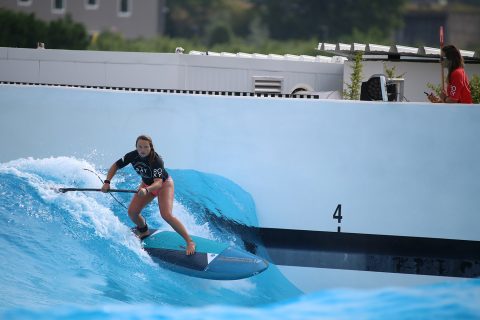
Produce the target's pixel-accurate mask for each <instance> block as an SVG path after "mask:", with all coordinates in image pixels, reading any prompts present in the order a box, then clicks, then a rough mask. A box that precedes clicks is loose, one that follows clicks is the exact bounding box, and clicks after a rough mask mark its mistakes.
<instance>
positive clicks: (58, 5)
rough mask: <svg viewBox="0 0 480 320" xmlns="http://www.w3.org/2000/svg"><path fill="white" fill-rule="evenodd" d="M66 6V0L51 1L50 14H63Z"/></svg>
mask: <svg viewBox="0 0 480 320" xmlns="http://www.w3.org/2000/svg"><path fill="white" fill-rule="evenodd" d="M66 6H67V4H66V0H52V12H53V13H56V14H64V13H65V7H66Z"/></svg>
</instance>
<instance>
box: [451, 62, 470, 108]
mask: <svg viewBox="0 0 480 320" xmlns="http://www.w3.org/2000/svg"><path fill="white" fill-rule="evenodd" d="M447 93H448V96H449V97H450V98H452V99H455V100H457V101H458V103H472V94H471V92H470V85H469V84H468V78H467V75H466V74H465V70H464V69H463V68H457V69H455V70H453V71H452V73H451V74H450V82H449V84H448V87H447Z"/></svg>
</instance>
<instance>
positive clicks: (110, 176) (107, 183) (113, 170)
mask: <svg viewBox="0 0 480 320" xmlns="http://www.w3.org/2000/svg"><path fill="white" fill-rule="evenodd" d="M117 170H118V167H117V164H116V163H114V164H112V166H111V167H110V169H108V173H107V178H106V179H105V181H104V183H103V186H102V192H108V190H110V180H112V179H113V177H114V176H115V173H117Z"/></svg>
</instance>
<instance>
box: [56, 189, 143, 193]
mask: <svg viewBox="0 0 480 320" xmlns="http://www.w3.org/2000/svg"><path fill="white" fill-rule="evenodd" d="M69 191H93V192H101V191H102V189H95V188H59V189H58V192H62V193H65V192H69ZM109 192H123V193H137V192H138V190H127V189H109V190H108V191H107V193H109Z"/></svg>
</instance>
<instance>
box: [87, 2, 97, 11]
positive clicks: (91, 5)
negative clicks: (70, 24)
mask: <svg viewBox="0 0 480 320" xmlns="http://www.w3.org/2000/svg"><path fill="white" fill-rule="evenodd" d="M99 1H100V0H85V9H87V10H97V9H98V2H99Z"/></svg>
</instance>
